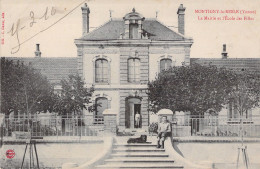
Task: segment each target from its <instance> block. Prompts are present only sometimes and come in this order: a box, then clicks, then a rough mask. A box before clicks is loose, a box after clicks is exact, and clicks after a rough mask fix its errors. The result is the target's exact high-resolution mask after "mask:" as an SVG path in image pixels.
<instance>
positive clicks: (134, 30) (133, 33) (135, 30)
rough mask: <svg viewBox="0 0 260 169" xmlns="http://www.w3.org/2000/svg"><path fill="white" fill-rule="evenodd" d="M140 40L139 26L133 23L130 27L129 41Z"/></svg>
mask: <svg viewBox="0 0 260 169" xmlns="http://www.w3.org/2000/svg"><path fill="white" fill-rule="evenodd" d="M137 38H138V24H137V23H132V24H130V25H129V39H137Z"/></svg>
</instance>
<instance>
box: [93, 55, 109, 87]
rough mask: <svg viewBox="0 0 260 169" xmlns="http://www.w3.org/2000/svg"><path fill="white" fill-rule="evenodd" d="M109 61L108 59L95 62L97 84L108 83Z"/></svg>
mask: <svg viewBox="0 0 260 169" xmlns="http://www.w3.org/2000/svg"><path fill="white" fill-rule="evenodd" d="M108 72H109V70H108V61H107V60H106V59H97V60H96V62H95V82H96V83H108Z"/></svg>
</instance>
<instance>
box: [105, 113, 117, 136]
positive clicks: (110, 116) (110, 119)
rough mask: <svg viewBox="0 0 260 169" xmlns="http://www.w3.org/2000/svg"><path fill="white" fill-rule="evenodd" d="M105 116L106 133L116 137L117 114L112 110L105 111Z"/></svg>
mask: <svg viewBox="0 0 260 169" xmlns="http://www.w3.org/2000/svg"><path fill="white" fill-rule="evenodd" d="M103 116H104V133H105V134H112V135H116V130H117V113H116V112H115V111H113V110H111V109H106V110H104V111H103Z"/></svg>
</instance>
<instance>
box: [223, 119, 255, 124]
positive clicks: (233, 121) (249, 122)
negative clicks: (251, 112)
mask: <svg viewBox="0 0 260 169" xmlns="http://www.w3.org/2000/svg"><path fill="white" fill-rule="evenodd" d="M227 123H228V124H240V120H235V119H234V120H229V121H227ZM253 123H254V122H253V121H252V120H246V119H245V120H243V124H253Z"/></svg>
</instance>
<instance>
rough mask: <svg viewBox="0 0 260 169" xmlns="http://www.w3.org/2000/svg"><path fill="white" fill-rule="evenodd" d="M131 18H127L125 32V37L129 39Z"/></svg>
mask: <svg viewBox="0 0 260 169" xmlns="http://www.w3.org/2000/svg"><path fill="white" fill-rule="evenodd" d="M129 24H130V22H129V20H125V34H124V39H129Z"/></svg>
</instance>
